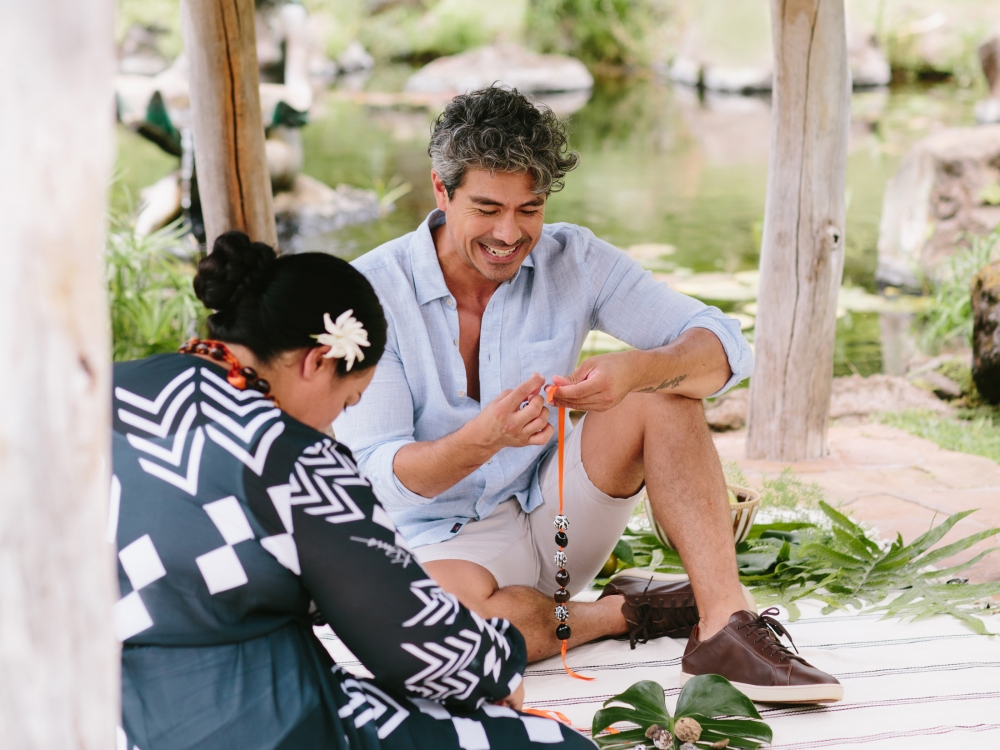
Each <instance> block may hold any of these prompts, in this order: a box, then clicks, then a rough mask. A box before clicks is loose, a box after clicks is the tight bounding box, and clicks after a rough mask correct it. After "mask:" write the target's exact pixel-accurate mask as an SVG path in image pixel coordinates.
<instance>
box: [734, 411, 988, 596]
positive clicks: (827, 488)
mask: <svg viewBox="0 0 1000 750" xmlns="http://www.w3.org/2000/svg"><path fill="white" fill-rule="evenodd" d="M745 443H746V431H745V430H737V431H734V432H725V433H719V434H716V435H715V444H716V446H717V447H718V450H719V454H720V455H721V457H722V458H723V460H731V461H736V462H737V463H738V464H739V465H740V467H741V468H742V469H743V471H744V472H745V473H746V475H747V478H748V480H749V482H750V484H751V485H752V486H754V487H756V486H759V482H760V479H761V477H762V476H769V477H773V476H777V475H778V474H779V473H780V472H781V470H782V469H783V468H785V466H789V465H790V466H791V467H792V469H793V470H794V471H795V473H796V474H798V475H799V477H801V478H802V479H803V480H804V481H807V482H816V483H817V484H818V485H819V486H820V487H822V488H823V490H824V492H825V493H826V498H827V500H828V501H829V502H830V503H831V504H833V505H834V506H836V505H838V504H839V505H842V506H843V507H844V508H845V509H846V510H848V511H850V513H851V514H852V515H853V516H854V517H855V518H857V519H859V520H863V521H867V522H868V523H870V524H871V525H873V526H874V527H875V528H877V529H878V530H879V531H880V532H881V533H882V534H883V535H885V536H889V537H895V535H896V532H899V533H901V534H902V535H903V538H904V539H905V540H906V541H907V542H909V541H911V540H913V539H914V538H916V537H917V536H919V535H920V534H922V533H923V532H925V531H927V529H928V528H930V526H931V524H932V523H939V522H940V521H942V520H944V519H945V518H946V517H948V516H949V515H951V514H952V513H956V512H958V511H960V510H967V509H969V508H977V509H978V510H977V511H976V513H974V514H972V515H971V516H969V517H968V518H965V519H963V520H962V521H961V522H959V523H958V524H957V525H956V526H955V528H954V529H952V530H951V532H949V534H948V535H947V536H946V537H945V538H944V540H942V542H941V544H947V543H950V542H953V541H957V540H958V539H960V538H962V537H964V536H968V535H969V534H973V533H975V532H977V531H982V530H984V529H987V528H997V527H1000V465H998V464H996V463H994V462H993V461H990V460H989V459H987V458H981V457H979V456H971V455H967V454H965V453H956V452H954V451H949V450H945V449H943V448H939V447H938V446H937V445H935V444H934V443H932V442H930V441H929V440H924V439H922V438H918V437H915V436H913V435H910V434H909V433H907V432H904V431H902V430H899V429H896V428H894V427H889V426H886V425H882V424H876V423H860V424H841V425H834V426H832V427H831V428H830V432H829V446H830V453H829V455H827V456H826V457H824V458H821V459H816V460H811V461H798V462H796V463H793V464H784V463H780V462H774V461H758V460H749V459H747V458H746V456H745ZM935 519H936V520H935ZM994 546H1000V536H998V537H996V538H994V539H992V540H987V541H986V542H981V543H980V544H979V545H977V546H975V547H973V548H971V549H970V550H968V551H966V552H965V553H962V554H961V555H957V556H956V557H955V558H953V560H952V561H948V562H943V563H941V565H942V566H944V565H948V564H955V563H958V562H959V561H960V560H962V559H968V558H970V557H973V556H974V555H975V554H976V553H978V552H980V551H982V550H984V549H987V548H989V547H994ZM963 575H964V576H968V578H969V579H970V581H971V582H973V583H981V582H984V581H997V580H1000V551H998V552H995V553H993V554H991V555H987V556H986V557H985V558H984V559H982V560H980V561H979V562H978V563H977V564H976V565H975V566H973V567H972V568H970V570H969V571H968V572H967V573H965V574H963Z"/></svg>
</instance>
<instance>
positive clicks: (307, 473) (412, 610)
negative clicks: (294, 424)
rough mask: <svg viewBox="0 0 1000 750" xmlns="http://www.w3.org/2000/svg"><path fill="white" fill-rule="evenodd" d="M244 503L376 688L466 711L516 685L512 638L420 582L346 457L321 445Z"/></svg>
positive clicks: (518, 654)
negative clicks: (283, 477)
mask: <svg viewBox="0 0 1000 750" xmlns="http://www.w3.org/2000/svg"><path fill="white" fill-rule="evenodd" d="M249 489H250V488H248V490H249ZM247 494H248V499H249V502H250V506H251V508H252V509H253V510H254V512H255V514H256V515H257V516H258V517H259V518H260V520H261V522H262V523H263V524H264V525H265V526H268V525H270V526H274V527H275V528H274V529H273V531H274V532H276V536H275V537H271V539H275V540H277V539H278V538H279V537H280V538H282V539H283V541H282V542H278V541H275V542H272V544H273V545H278V544H280V545H281V546H282V547H283V548H284V549H283V551H282V554H283V555H284V558H285V560H284V561H283V562H284V564H285V565H286V567H290V568H291V569H292V570H293V572H295V573H297V574H299V575H300V577H301V580H302V583H303V584H304V585H305V587H306V589H307V590H308V591H309V593H310V595H311V596H312V598H313V600H314V601H315V602H316V605H317V607H318V608H319V610H320V612H321V614H322V615H323V616H324V618H325V619H326V620H327V621H328V622H329V623H330V626H331V627H332V628H333V630H334V632H336V634H337V635H338V636H339V637H340V638H341V639H342V640H343V641H344V645H346V646H347V647H348V648H349V649H350V650H351V651H352V652H353V653H354V654H355V655H356V656H357V657H358V658H359V659H360V660H361V662H362V664H364V665H365V667H367V668H368V669H369V670H370V671H371V672H372V674H373V675H374V679H375V682H377V683H378V684H379V685H380V686H381V687H383V688H384V689H386V690H389V691H395V692H405V693H406V694H408V695H410V696H412V697H419V698H425V699H429V700H435V701H441V702H443V703H444V704H445V705H448V706H450V707H453V708H456V709H463V710H473V709H475V708H477V707H479V706H480V705H482V704H483V703H487V702H494V701H497V700H500V699H501V698H505V697H506V696H508V695H510V693H512V692H513V691H514V690H515V689H516V688H517V686H518V685H519V684H520V682H521V675H522V674H523V672H524V667H525V663H526V650H525V645H524V639H523V638H522V637H521V634H520V633H519V632H518V631H517V629H515V628H514V627H513V626H512V625H511V624H510V623H509V622H507V621H506V620H500V619H496V618H494V619H492V620H484V619H483V618H481V617H479V616H478V615H476V614H475V613H474V612H471V611H470V610H468V609H466V608H465V607H463V606H462V605H461V604H459V603H458V601H457V600H456V599H455V597H454V596H452V595H451V594H448V593H446V592H445V591H443V590H442V589H441V588H440V587H438V586H437V584H436V583H435V582H434V581H433V580H431V579H430V578H429V577H428V576H427V573H425V572H424V570H423V569H422V568H421V567H420V564H419V563H418V562H417V561H416V559H414V558H413V556H412V555H411V554H410V552H409V551H408V550H407V548H406V543H405V541H404V540H403V538H402V537H401V536H400V535H399V534H398V533H396V531H395V527H394V526H393V523H392V521H391V520H390V519H389V515H388V514H387V513H386V512H385V510H384V509H383V508H382V506H381V504H380V503H379V501H378V500H377V499H376V498H375V495H374V493H373V492H372V489H371V485H369V484H368V482H367V481H366V480H365V479H364V478H363V477H361V476H360V475H359V473H358V470H357V466H356V465H355V463H354V461H353V458H352V456H351V454H350V452H349V451H348V450H347V449H346V448H344V447H343V446H341V445H339V444H336V443H334V442H333V441H332V440H329V439H325V440H322V441H320V442H318V443H316V444H315V445H313V446H311V447H309V448H306V449H305V451H304V452H303V453H302V454H301V455H300V456H299V457H298V459H297V460H296V461H295V462H294V466H293V469H292V473H291V475H290V476H289V477H288V480H287V483H285V484H279V485H276V486H270V487H268V488H266V494H265V493H262V492H253V491H248V493H247ZM282 532H283V533H282ZM276 556H277V555H276ZM293 556H294V557H293ZM279 559H281V558H280V557H279Z"/></svg>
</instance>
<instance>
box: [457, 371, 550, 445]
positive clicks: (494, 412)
mask: <svg viewBox="0 0 1000 750" xmlns="http://www.w3.org/2000/svg"><path fill="white" fill-rule="evenodd" d="M543 385H545V379H544V378H543V377H542V376H541V375H539V374H538V373H535V374H534V375H532V376H531V377H530V378H528V379H527V380H526V381H524V382H523V383H521V385H519V386H518V387H517V388H514V389H513V390H509V391H504V392H503V393H501V394H500V395H499V396H497V397H496V398H495V399H493V400H492V401H491V402H490V403H488V404H487V405H486V407H485V408H484V409H483V410H482V411H481V412H480V413H479V416H478V417H476V418H475V419H474V420H473V421H474V422H476V427H477V428H478V429H479V430H480V435H481V437H480V441H481V442H482V444H483V445H484V446H486V447H488V448H490V450H491V451H492V452H493V453H495V452H497V451H499V450H500V449H501V448H522V447H524V446H526V445H545V444H546V443H547V442H549V440H550V439H551V438H552V433H553V430H554V428H553V427H552V425H551V424H549V410H548V409H547V408H546V407H545V398H544V397H543V396H542V395H540V391H541V390H542V386H543ZM525 402H527V403H525ZM521 404H524V407H523V408H522V407H521Z"/></svg>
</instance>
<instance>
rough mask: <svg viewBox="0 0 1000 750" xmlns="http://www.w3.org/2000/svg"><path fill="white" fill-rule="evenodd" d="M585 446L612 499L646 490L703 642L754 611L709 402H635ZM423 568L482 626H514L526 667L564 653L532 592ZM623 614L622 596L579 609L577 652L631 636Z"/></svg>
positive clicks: (459, 569)
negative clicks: (496, 622)
mask: <svg viewBox="0 0 1000 750" xmlns="http://www.w3.org/2000/svg"><path fill="white" fill-rule="evenodd" d="M581 440H582V444H581V448H580V450H581V453H582V459H583V465H584V467H585V468H586V470H587V475H588V476H589V477H590V480H591V481H592V482H593V483H594V485H595V486H596V487H597V488H598V489H599V490H601V491H602V492H604V493H605V494H607V495H611V496H612V497H631V496H632V495H634V494H635V493H637V492H638V491H639V488H640V487H642V483H643V481H645V482H646V489H647V492H648V494H649V498H650V501H651V503H652V505H653V512H654V514H655V515H656V517H657V520H658V521H659V522H660V525H661V526H663V528H664V529H665V530H666V532H667V533H668V534H669V535H670V540H671V542H673V544H674V546H675V547H676V548H677V551H678V552H679V553H680V555H681V558H682V559H683V560H684V565H685V567H686V569H687V572H688V576H689V577H690V578H691V586H692V588H693V589H694V593H695V598H696V599H697V600H698V611H699V614H700V616H701V624H700V627H699V633H700V635H701V637H702V638H703V639H704V638H709V637H711V636H712V635H714V634H715V633H717V632H718V631H719V630H721V629H722V628H723V627H725V625H726V623H728V622H729V616H730V615H731V614H732V613H733V612H736V611H738V610H741V609H745V608H746V600H745V599H744V597H743V590H742V589H741V588H740V583H739V578H738V576H737V573H736V550H735V547H734V545H733V531H732V516H731V514H730V510H729V500H728V497H727V495H726V480H725V477H724V475H723V473H722V464H721V462H720V461H719V455H718V453H717V452H716V450H715V444H714V443H713V442H712V434H711V432H710V431H709V429H708V424H707V423H706V421H705V414H704V409H703V407H702V405H701V401H699V400H697V399H690V398H686V397H684V396H671V395H664V394H643V393H633V394H630V395H628V396H626V397H625V399H624V400H623V401H622V402H621V403H620V404H618V405H617V406H616V407H614V408H613V409H609V410H608V411H606V412H590V413H589V414H588V415H587V419H586V420H585V421H584V423H583V435H582V436H581ZM581 521H582V519H581ZM424 567H425V568H426V570H427V572H428V573H429V574H430V575H431V576H432V577H433V578H434V579H435V580H436V581H437V582H438V583H439V584H440V585H441V587H442V588H443V589H445V590H446V591H449V592H451V593H452V594H454V595H455V596H456V597H458V600H459V601H460V602H462V604H464V605H465V606H467V607H468V608H469V609H471V610H473V611H474V612H476V613H478V614H479V615H480V616H483V617H505V618H507V619H508V620H510V621H511V622H512V623H514V625H515V626H516V627H517V629H518V630H520V631H521V633H522V634H523V635H524V638H525V641H526V642H527V644H528V661H537V660H539V659H544V658H546V657H548V656H552V655H553V654H557V653H559V649H560V646H561V644H560V642H559V641H558V640H556V637H555V627H554V624H555V620H554V618H553V616H552V609H553V604H552V600H551V599H550V598H549V597H547V596H545V595H544V594H541V593H540V592H538V591H536V590H535V589H533V588H530V587H528V586H509V587H505V588H502V589H501V588H499V587H498V586H497V582H496V579H495V578H494V577H493V574H492V573H490V572H489V571H488V570H487V569H486V568H484V567H482V566H481V565H477V564H475V563H472V562H467V561H464V560H436V561H433V562H428V563H425V565H424ZM622 604H623V598H622V597H620V596H611V597H607V598H606V599H601V600H600V601H597V602H593V603H590V602H571V603H570V605H569V606H570V621H571V622H572V623H573V637H572V638H571V639H570V645H571V646H577V645H580V644H582V643H587V642H589V641H592V640H594V639H595V638H600V637H603V636H615V635H622V634H624V633H626V632H628V626H627V624H626V622H625V618H624V616H623V615H622V612H621V606H622Z"/></svg>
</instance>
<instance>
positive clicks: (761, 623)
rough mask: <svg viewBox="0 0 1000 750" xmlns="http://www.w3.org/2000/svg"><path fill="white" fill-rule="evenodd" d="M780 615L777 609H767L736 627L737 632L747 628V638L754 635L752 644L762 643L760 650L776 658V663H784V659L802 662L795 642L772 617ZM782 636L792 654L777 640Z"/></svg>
mask: <svg viewBox="0 0 1000 750" xmlns="http://www.w3.org/2000/svg"><path fill="white" fill-rule="evenodd" d="M778 614H781V611H780V610H779V609H778V608H777V607H769V608H768V609H765V610H764V611H763V612H761V613H760V614H759V615H757V617H756V619H754V620H751V621H750V622H745V623H743V624H742V625H737V630H742V629H743V628H747V629H749V630H750V632H749V633H748V634H747V636H748V637H749V636H752V635H756V636H757V637H756V638H754V641H753V642H754V644H757V643H760V642H761V641H764V646H762V647H761V648H762V650H763V651H765V652H767V654H768V656H777V657H778V661H785V660H786V659H798V660H799V661H803V659H802V657H801V656H799V655H798V653H799V648H798V646H796V645H795V641H793V640H792V635H791V633H789V632H788V631H787V630H785V626H784V625H782V624H781V623H780V622H778V621H777V620H775V619H774V615H778ZM782 636H784V637H785V638H787V639H788V642H789V643H791V644H792V648H794V649H795V653H794V654H793V653H792V652H791V651H789V650H788V647H787V646H785V644H783V643H782V642H781V641H780V640H778V639H779V638H781V637H782Z"/></svg>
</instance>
